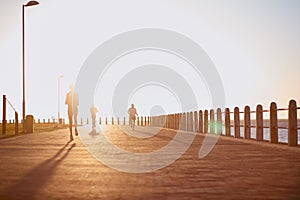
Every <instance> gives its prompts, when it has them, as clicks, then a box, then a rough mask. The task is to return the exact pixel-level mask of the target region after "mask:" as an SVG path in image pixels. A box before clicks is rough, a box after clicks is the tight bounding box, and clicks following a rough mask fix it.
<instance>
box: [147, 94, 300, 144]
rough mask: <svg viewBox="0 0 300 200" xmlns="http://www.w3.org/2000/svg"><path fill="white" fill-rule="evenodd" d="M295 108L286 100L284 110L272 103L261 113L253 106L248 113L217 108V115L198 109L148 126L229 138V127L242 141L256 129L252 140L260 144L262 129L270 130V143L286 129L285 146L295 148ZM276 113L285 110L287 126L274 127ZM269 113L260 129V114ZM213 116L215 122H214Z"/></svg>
mask: <svg viewBox="0 0 300 200" xmlns="http://www.w3.org/2000/svg"><path fill="white" fill-rule="evenodd" d="M297 109H300V107H297V104H296V101H295V100H290V102H289V107H288V108H281V109H278V108H277V105H276V103H275V102H272V103H271V105H270V110H263V107H262V106H261V105H257V106H256V110H255V111H251V110H250V107H249V106H245V108H244V111H240V110H239V108H238V107H235V108H234V111H233V112H230V109H229V108H226V109H225V112H221V109H220V108H218V109H217V112H216V113H215V111H214V110H213V109H211V110H210V111H208V110H204V112H203V111H202V110H199V111H194V112H187V113H176V114H169V115H162V116H153V117H151V125H152V126H158V127H164V128H170V129H176V130H183V131H189V132H198V133H217V134H222V133H224V135H225V136H231V127H233V132H234V134H233V137H235V138H240V137H241V135H240V129H241V127H243V128H244V139H250V137H251V128H256V140H258V141H262V140H264V138H263V133H264V128H269V129H270V143H278V129H288V145H289V146H297V145H298V129H299V127H298V124H297ZM278 111H288V126H287V127H280V126H278V117H277V113H278ZM264 112H269V113H270V118H269V126H264V119H263V113H264ZM251 113H255V114H256V117H255V121H256V124H255V125H251ZM231 114H233V118H234V119H233V124H231V118H230V115H231ZM240 114H244V119H243V124H241V120H240ZM215 115H216V116H217V119H215ZM222 115H224V116H225V120H224V122H225V124H224V129H225V130H224V132H223V124H222Z"/></svg>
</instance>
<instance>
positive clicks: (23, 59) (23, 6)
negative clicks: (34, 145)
mask: <svg viewBox="0 0 300 200" xmlns="http://www.w3.org/2000/svg"><path fill="white" fill-rule="evenodd" d="M38 4H39V2H37V1H29V2H28V3H27V4H26V5H22V65H23V66H22V77H23V84H22V85H23V101H22V119H23V121H22V127H23V133H25V16H24V14H25V7H29V6H34V5H38Z"/></svg>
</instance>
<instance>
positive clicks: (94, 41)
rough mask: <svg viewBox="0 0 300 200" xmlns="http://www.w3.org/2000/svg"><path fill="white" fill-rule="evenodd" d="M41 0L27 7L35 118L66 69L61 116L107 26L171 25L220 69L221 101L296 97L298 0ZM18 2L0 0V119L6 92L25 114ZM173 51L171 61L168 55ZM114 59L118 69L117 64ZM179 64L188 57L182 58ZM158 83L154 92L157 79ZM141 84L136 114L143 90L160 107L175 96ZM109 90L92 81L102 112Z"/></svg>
mask: <svg viewBox="0 0 300 200" xmlns="http://www.w3.org/2000/svg"><path fill="white" fill-rule="evenodd" d="M39 2H40V5H38V6H34V7H28V8H26V113H27V114H33V115H34V117H35V118H41V119H42V118H51V117H52V116H55V117H56V116H57V112H58V91H57V87H58V86H57V82H58V81H57V80H58V76H59V75H63V76H64V78H62V79H61V98H60V103H61V116H62V117H66V116H67V115H66V107H65V105H64V98H65V94H66V92H67V91H68V87H69V84H70V83H75V81H76V77H77V75H78V73H79V71H80V68H81V67H82V65H83V63H84V61H85V60H86V59H87V57H88V56H89V55H90V53H91V52H93V51H94V50H95V48H97V47H98V46H99V45H101V44H102V43H103V42H105V41H106V40H108V39H110V38H112V37H113V36H115V35H118V34H121V33H123V32H126V31H131V30H135V29H140V28H160V29H168V30H172V31H175V32H178V33H180V34H183V35H185V36H187V37H189V38H190V39H192V40H193V41H195V42H196V43H197V44H198V45H200V46H201V47H202V48H203V49H204V50H205V51H206V53H207V54H208V56H209V57H210V58H211V60H212V61H213V62H214V64H215V67H216V69H217V70H218V72H219V75H220V77H221V79H222V82H223V86H224V92H225V105H226V107H229V108H231V109H232V108H234V107H235V106H239V107H240V108H242V107H243V106H245V105H250V107H251V109H252V110H254V109H255V106H256V105H257V104H258V103H260V104H262V105H263V106H264V108H268V107H269V104H270V102H272V101H275V102H277V103H278V107H287V105H288V101H289V100H290V99H295V100H296V101H297V103H298V106H299V105H300V87H299V86H300V79H299V75H300V37H299V35H300V21H299V19H300V1H298V0H226V1H225V0H219V1H217V0H215V1H212V0H206V1H203V0H165V1H160V0H151V1H150V0H149V1H141V0H124V1H115V0H111V1H99V0H86V1H79V0H64V1H59V0H51V1H50V0H39ZM22 3H24V4H26V3H27V1H17V0H0V69H1V71H0V94H1V103H0V106H1V107H0V111H1V117H0V118H1V119H2V95H3V94H6V95H7V98H8V99H9V100H10V101H11V102H12V104H13V105H14V106H15V108H16V109H17V111H18V112H19V116H21V115H22V114H21V113H22V84H21V66H22V63H21V61H22V60H21V55H22V54H21V53H22V52H21V48H22V46H21V44H22V41H21V33H22V32H21V27H22V26H21V19H22V18H21V8H22ZM163 56H167V55H163V54H159V55H156V58H160V59H161V60H160V61H161V62H163V61H164V63H165V64H168V63H169V64H170V63H172V62H168V61H166V60H168V59H167V58H162V57H163ZM154 57H155V56H154V54H151V53H149V54H148V55H146V56H145V55H144V54H136V55H132V57H131V58H130V57H129V58H128V59H127V60H123V61H120V62H123V66H124V64H126V63H127V64H128V66H129V65H134V64H137V63H139V64H140V65H142V64H143V62H145V63H148V62H150V61H151V60H149V58H154ZM172 59H173V63H175V60H174V59H175V58H170V60H172ZM137 60H138V61H137ZM162 60H163V61H162ZM152 62H154V61H152ZM155 62H158V61H157V60H156V61H155ZM176 63H177V64H178V63H179V61H178V62H176ZM170 65H171V64H170ZM174 65H175V64H174ZM114 69H118V65H117V64H116V66H115V68H114ZM181 69H185V66H183V65H182V66H181ZM184 77H185V78H186V79H187V80H189V83H190V84H193V83H194V84H196V83H197V80H196V78H195V77H193V74H192V72H190V73H189V72H188V70H187V74H184ZM193 81H194V82H193ZM200 82H201V81H200ZM193 87H195V86H193ZM148 89H149V88H148ZM152 89H153V88H152ZM150 90H151V89H150ZM197 90H201V87H200V89H199V88H198V89H197V87H195V92H196V93H197V94H198V92H199V91H197ZM201 91H202V90H201ZM201 91H200V92H201ZM157 92H158V94H160V92H161V91H160V89H159V88H157ZM204 93H206V92H205V91H204ZM146 94H147V93H145V91H144V92H143V91H139V92H138V93H137V94H136V96H133V97H132V99H131V100H132V101H135V103H136V105H137V108H138V110H139V111H140V115H146V114H149V111H150V110H149V106H150V105H148V107H147V105H142V102H141V101H143V100H142V99H141V97H143V98H144V100H145V98H146V99H147V100H148V101H149V102H150V101H151V98H153V101H152V102H154V101H155V104H161V106H162V107H163V106H164V105H165V106H166V102H167V101H169V100H170V99H169V98H171V99H172V98H173V97H171V96H172V95H170V94H167V93H166V92H165V93H163V91H162V95H161V96H162V98H161V101H160V98H158V97H159V96H160V95H157V96H155V97H153V96H149V97H148V96H146V97H145V95H146ZM106 95H108V94H107V93H106V91H105V90H104V91H96V94H95V99H94V101H95V105H96V106H97V107H99V108H100V109H99V110H100V115H102V116H107V115H108V116H110V115H111V113H110V110H109V109H106V108H107V105H108V104H109V103H110V102H103V101H100V100H99V99H98V98H99V96H106ZM164 95H165V96H164ZM196 96H197V95H196ZM164 97H165V98H164ZM149 99H150V100H149ZM131 100H130V101H131ZM173 100H174V101H173ZM173 100H171V101H172V102H176V99H173ZM197 101H198V103H199V104H198V108H199V109H205V108H207V109H210V107H209V106H210V104H209V102H208V101H207V100H206V99H205V98H203V97H201V96H200V95H199V96H197ZM149 102H147V103H148V104H149ZM106 104H107V105H106ZM151 106H153V105H151ZM172 106H173V107H172ZM79 109H80V108H79ZM178 109H179V108H178V107H177V106H176V105H175V104H174V105H173V104H172V103H170V105H167V107H166V108H165V111H166V112H177V111H178ZM12 113H13V112H12V110H11V109H10V108H9V109H8V115H9V116H8V118H9V119H10V118H13V115H12Z"/></svg>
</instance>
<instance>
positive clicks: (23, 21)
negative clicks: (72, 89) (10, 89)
mask: <svg viewBox="0 0 300 200" xmlns="http://www.w3.org/2000/svg"><path fill="white" fill-rule="evenodd" d="M24 12H25V5H22V64H23V67H22V75H23V90H22V91H23V101H22V129H23V133H25V130H26V129H25V19H24V18H25V16H24Z"/></svg>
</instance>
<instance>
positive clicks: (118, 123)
mask: <svg viewBox="0 0 300 200" xmlns="http://www.w3.org/2000/svg"><path fill="white" fill-rule="evenodd" d="M117 119H118V125H120V118H119V117H118V118H117Z"/></svg>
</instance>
